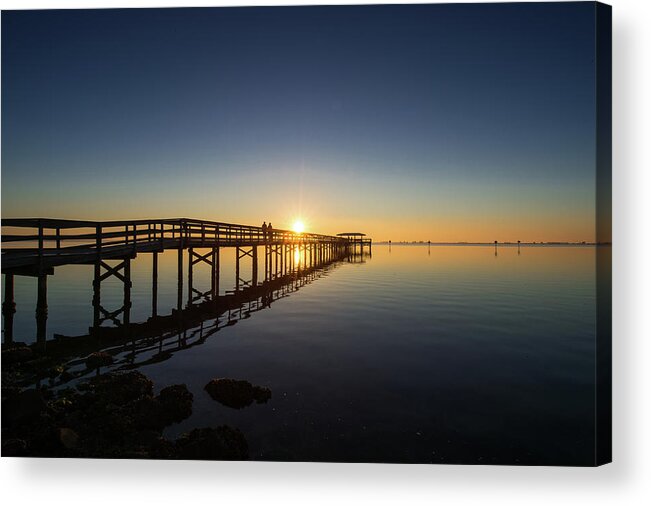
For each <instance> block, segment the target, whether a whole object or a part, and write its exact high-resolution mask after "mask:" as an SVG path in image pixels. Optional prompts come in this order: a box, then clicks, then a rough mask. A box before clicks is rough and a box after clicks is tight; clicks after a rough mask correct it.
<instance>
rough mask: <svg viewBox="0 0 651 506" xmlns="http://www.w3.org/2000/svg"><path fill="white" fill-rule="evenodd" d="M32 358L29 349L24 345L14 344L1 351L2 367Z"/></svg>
mask: <svg viewBox="0 0 651 506" xmlns="http://www.w3.org/2000/svg"><path fill="white" fill-rule="evenodd" d="M32 356H33V352H32V350H31V348H28V347H27V346H25V345H24V344H17V343H16V344H14V345H13V346H10V347H7V348H5V349H3V350H2V365H3V366H8V365H13V364H19V363H21V362H26V361H27V360H30V359H31V358H32Z"/></svg>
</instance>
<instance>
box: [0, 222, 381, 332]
mask: <svg viewBox="0 0 651 506" xmlns="http://www.w3.org/2000/svg"><path fill="white" fill-rule="evenodd" d="M5 230H7V233H5ZM258 247H264V257H265V265H264V281H270V280H273V279H275V278H278V277H279V276H284V275H286V274H288V273H293V272H300V270H301V269H307V268H311V267H314V266H318V265H320V264H324V263H327V262H330V261H332V260H334V259H336V258H341V257H344V256H346V255H355V254H363V252H364V249H365V248H368V251H369V253H370V252H371V240H370V239H362V238H361V236H360V235H359V234H356V236H349V235H348V234H346V235H345V236H330V235H321V234H312V233H296V232H292V231H289V230H277V229H263V228H262V227H254V226H249V225H237V224H232V223H221V222H215V221H206V220H194V219H188V218H175V219H154V220H123V221H83V220H59V219H49V218H20V219H3V220H2V273H3V274H4V275H5V297H4V302H3V304H2V314H3V316H4V319H5V321H4V334H5V342H11V341H12V340H13V315H14V313H15V311H16V305H15V301H14V276H35V277H37V278H38V289H37V304H36V322H37V331H36V334H37V335H36V337H37V340H42V341H44V340H45V335H46V322H47V276H48V275H52V274H54V268H55V267H58V266H62V265H69V264H89V265H93V266H94V279H93V308H94V317H93V327H92V329H96V330H99V328H100V326H101V325H102V324H103V323H104V322H107V321H108V322H113V323H115V324H116V325H123V326H128V325H129V324H130V308H131V287H132V282H131V260H132V259H134V258H135V257H136V256H137V255H138V254H142V253H151V254H152V267H153V268H152V317H156V316H157V315H158V253H160V252H163V251H165V250H170V249H172V250H177V252H178V269H177V282H178V286H177V296H178V297H177V308H176V310H177V314H182V310H183V295H184V294H183V284H184V267H183V266H184V251H186V250H187V252H188V260H187V269H185V270H186V272H187V306H188V307H190V306H192V305H193V304H194V303H196V302H198V301H206V300H210V299H216V298H217V296H218V295H219V294H218V292H219V275H220V273H219V260H220V249H221V248H234V249H235V259H236V262H235V271H236V272H235V279H236V285H235V290H234V291H235V293H237V292H239V291H240V290H241V289H243V288H244V287H250V286H253V287H255V286H257V285H258V282H259V280H258ZM202 249H203V250H204V251H205V249H208V250H209V251H207V252H205V253H202V252H200V251H195V250H202ZM246 257H249V258H250V259H251V262H252V265H251V267H252V268H251V278H252V279H246V280H245V279H243V278H242V277H241V275H240V263H241V261H242V259H245V258H246ZM111 260H113V261H115V260H117V261H118V263H117V264H115V265H110V264H108V263H107V262H108V261H111ZM201 262H203V263H206V264H207V265H208V266H210V268H211V280H210V285H211V288H210V290H209V291H207V292H200V291H199V290H197V289H196V288H195V287H194V284H193V270H194V266H195V265H196V264H198V263H201ZM110 277H115V278H117V279H118V280H119V281H121V282H122V284H123V287H124V299H123V305H122V307H120V308H118V309H117V310H114V311H108V310H106V309H105V308H104V307H103V306H102V304H101V284H102V281H104V280H106V279H107V278H110Z"/></svg>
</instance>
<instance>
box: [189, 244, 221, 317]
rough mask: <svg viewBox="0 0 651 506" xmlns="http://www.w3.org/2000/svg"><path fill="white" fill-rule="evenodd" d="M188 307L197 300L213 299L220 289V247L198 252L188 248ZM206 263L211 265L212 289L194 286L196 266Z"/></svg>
mask: <svg viewBox="0 0 651 506" xmlns="http://www.w3.org/2000/svg"><path fill="white" fill-rule="evenodd" d="M188 255H189V256H188V307H189V306H191V305H192V304H194V303H195V302H202V301H205V302H207V301H209V300H213V299H214V298H215V297H216V295H217V291H218V289H219V280H218V276H219V248H211V249H210V250H209V251H208V252H206V253H204V254H203V255H202V254H201V253H197V252H196V251H194V248H189V249H188ZM201 262H203V263H205V264H207V265H208V266H209V267H210V289H209V290H206V291H202V290H197V289H196V288H195V287H194V266H195V265H196V264H198V263H201Z"/></svg>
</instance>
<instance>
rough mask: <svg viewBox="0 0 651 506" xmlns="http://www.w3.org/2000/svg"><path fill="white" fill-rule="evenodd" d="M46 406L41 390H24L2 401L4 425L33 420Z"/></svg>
mask: <svg viewBox="0 0 651 506" xmlns="http://www.w3.org/2000/svg"><path fill="white" fill-rule="evenodd" d="M45 408H46V405H45V401H44V400H43V396H42V395H41V392H40V391H39V390H35V389H33V388H30V389H29V390H24V391H22V392H20V393H19V394H17V395H14V396H12V397H9V398H7V399H6V400H5V401H4V402H3V403H2V426H3V428H4V427H6V426H11V425H14V424H16V423H20V422H25V421H33V420H34V419H36V418H38V416H39V415H40V414H41V413H42V412H43V411H45Z"/></svg>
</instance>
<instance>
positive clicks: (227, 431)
mask: <svg viewBox="0 0 651 506" xmlns="http://www.w3.org/2000/svg"><path fill="white" fill-rule="evenodd" d="M175 447H176V455H175V456H176V458H179V459H183V460H186V459H187V460H247V459H248V458H249V446H248V444H247V442H246V439H244V435H243V434H242V433H241V432H240V431H239V430H238V429H233V428H231V427H229V426H228V425H222V426H221V427H217V428H210V427H207V428H204V429H194V430H193V431H191V432H190V433H188V434H184V435H182V436H181V437H180V438H179V439H177V440H176V444H175Z"/></svg>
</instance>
